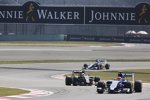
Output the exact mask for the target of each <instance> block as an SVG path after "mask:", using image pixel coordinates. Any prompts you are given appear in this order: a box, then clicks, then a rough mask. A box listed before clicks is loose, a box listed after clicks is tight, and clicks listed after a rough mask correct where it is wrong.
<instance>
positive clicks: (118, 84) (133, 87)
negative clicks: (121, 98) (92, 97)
mask: <svg viewBox="0 0 150 100" xmlns="http://www.w3.org/2000/svg"><path fill="white" fill-rule="evenodd" d="M128 78H131V81H129V79H128ZM104 92H108V93H129V94H131V93H133V92H142V81H140V80H139V81H134V73H126V72H119V73H118V76H117V79H114V80H109V81H107V82H102V81H99V82H98V84H97V93H99V94H102V93H104Z"/></svg>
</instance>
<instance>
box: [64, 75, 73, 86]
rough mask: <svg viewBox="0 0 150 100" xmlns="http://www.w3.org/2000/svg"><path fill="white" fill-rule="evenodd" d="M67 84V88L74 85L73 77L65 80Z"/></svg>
mask: <svg viewBox="0 0 150 100" xmlns="http://www.w3.org/2000/svg"><path fill="white" fill-rule="evenodd" d="M65 84H66V85H67V86H70V85H71V84H72V78H71V77H66V79H65Z"/></svg>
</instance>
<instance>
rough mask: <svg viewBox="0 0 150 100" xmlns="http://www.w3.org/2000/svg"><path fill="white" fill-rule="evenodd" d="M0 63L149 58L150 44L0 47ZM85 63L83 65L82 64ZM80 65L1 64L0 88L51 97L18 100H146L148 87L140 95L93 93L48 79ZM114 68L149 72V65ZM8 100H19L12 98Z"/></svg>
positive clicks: (119, 64) (117, 64) (149, 98)
mask: <svg viewBox="0 0 150 100" xmlns="http://www.w3.org/2000/svg"><path fill="white" fill-rule="evenodd" d="M0 55H1V56H0V59H1V60H26V59H27V60H32V59H34V60H35V59H38V60H40V59H41V60H43V59H88V60H89V59H96V58H101V57H102V58H112V59H120V58H124V59H150V45H148V44H131V45H128V46H126V47H94V46H93V47H47V46H44V47H41V46H36V47H34V46H27V47H26V46H25V47H24V46H21V47H20V46H0ZM85 63H87V62H85ZM83 64H84V63H48V64H15V65H14V64H13V65H12V64H4V65H0V86H8V87H17V88H28V89H39V90H46V91H52V92H54V94H53V95H48V96H42V97H35V98H28V99H27V98H26V99H23V98H22V99H21V100H91V99H96V100H98V99H102V100H114V99H121V100H127V99H128V100H150V85H149V84H144V85H143V92H142V93H133V94H107V93H106V94H97V93H96V87H95V86H87V87H84V86H81V87H80V86H77V87H73V86H65V83H64V80H61V79H55V78H53V77H51V76H53V75H59V74H64V73H69V72H71V70H77V69H81V67H82V65H83ZM110 64H111V70H114V69H143V68H146V69H149V68H150V67H149V65H150V62H110ZM11 100H20V98H12V99H11Z"/></svg>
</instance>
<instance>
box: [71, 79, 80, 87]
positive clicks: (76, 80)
mask: <svg viewBox="0 0 150 100" xmlns="http://www.w3.org/2000/svg"><path fill="white" fill-rule="evenodd" d="M72 84H73V86H77V85H79V80H78V78H77V77H73V82H72Z"/></svg>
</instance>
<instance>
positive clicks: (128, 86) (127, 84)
mask: <svg viewBox="0 0 150 100" xmlns="http://www.w3.org/2000/svg"><path fill="white" fill-rule="evenodd" d="M125 88H128V89H129V91H127V93H129V94H131V93H132V92H133V90H132V84H131V83H130V82H127V83H126V84H125Z"/></svg>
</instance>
